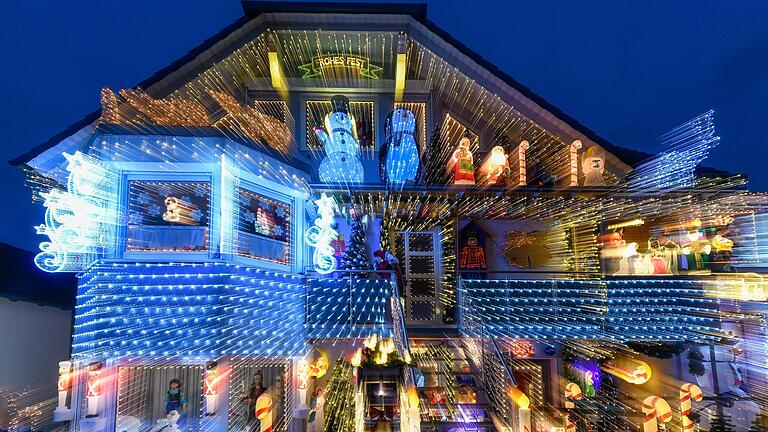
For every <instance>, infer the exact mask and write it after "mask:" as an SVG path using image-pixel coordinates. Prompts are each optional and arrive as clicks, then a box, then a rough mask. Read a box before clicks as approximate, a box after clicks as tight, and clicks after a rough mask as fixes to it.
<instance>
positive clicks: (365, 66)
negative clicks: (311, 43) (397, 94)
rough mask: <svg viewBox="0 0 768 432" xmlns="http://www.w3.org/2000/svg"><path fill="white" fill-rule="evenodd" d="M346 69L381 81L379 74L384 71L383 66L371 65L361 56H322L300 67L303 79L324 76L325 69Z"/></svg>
mask: <svg viewBox="0 0 768 432" xmlns="http://www.w3.org/2000/svg"><path fill="white" fill-rule="evenodd" d="M337 68H345V69H352V70H356V71H358V72H359V73H360V75H362V76H364V77H366V78H370V79H379V73H380V72H381V71H383V70H384V68H382V67H381V66H376V65H374V64H371V62H370V61H369V60H368V59H367V58H365V57H361V56H356V55H346V54H345V55H335V54H331V55H322V56H317V57H314V58H312V63H307V64H303V65H301V66H299V70H300V71H301V73H302V75H301V77H302V78H315V77H319V76H321V75H322V74H323V69H337Z"/></svg>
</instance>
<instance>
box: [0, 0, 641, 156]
mask: <svg viewBox="0 0 768 432" xmlns="http://www.w3.org/2000/svg"><path fill="white" fill-rule="evenodd" d="M242 5H243V10H244V12H245V16H243V17H241V18H239V19H238V20H237V21H235V22H234V23H232V24H230V25H229V26H227V27H225V28H223V29H222V30H221V31H220V32H218V33H217V34H216V35H214V36H213V37H211V38H209V39H207V40H205V41H204V42H203V43H202V44H200V45H199V46H197V47H196V48H194V49H193V50H191V51H189V52H188V53H187V54H185V55H184V56H182V57H181V58H179V59H177V60H176V61H174V62H172V63H171V64H170V65H168V66H167V67H165V68H163V69H161V70H159V71H158V72H156V73H155V74H154V75H152V76H151V77H149V78H148V79H146V80H144V81H142V82H140V83H139V84H138V85H137V87H139V88H144V89H146V88H148V87H150V86H152V85H154V84H157V83H159V82H160V81H162V80H164V79H165V78H167V77H168V76H169V75H171V74H172V73H174V72H176V71H177V70H179V69H181V68H182V67H183V66H185V65H187V64H188V63H190V62H192V61H193V60H195V59H196V58H198V57H199V56H200V55H201V54H203V53H205V52H206V51H207V50H209V49H210V48H212V47H213V46H214V45H216V44H217V43H218V42H221V41H223V40H224V39H225V38H227V36H229V35H230V34H231V33H233V32H234V31H236V30H238V29H240V28H241V27H243V26H244V25H245V24H246V23H248V22H249V21H250V20H252V19H254V18H257V17H258V16H260V15H262V14H266V13H306V14H321V13H322V14H328V13H343V14H367V15H407V16H410V17H412V18H413V19H414V20H416V21H418V22H419V23H420V24H422V25H423V26H424V27H425V28H426V29H428V30H429V31H431V32H432V33H434V34H435V35H437V36H438V37H440V38H442V39H443V40H444V41H445V42H447V43H448V44H449V45H451V46H453V47H454V48H455V49H456V50H458V51H459V52H460V53H462V54H463V55H465V56H466V57H468V58H469V59H471V60H472V61H473V62H475V63H477V64H478V65H479V66H481V67H482V68H484V69H486V70H487V71H488V72H490V73H491V74H492V75H494V76H495V77H497V78H498V79H500V80H502V81H503V82H504V83H505V84H506V85H508V86H509V87H511V88H512V89H514V90H515V91H517V92H519V93H520V94H522V95H523V96H524V97H525V98H527V99H529V100H530V101H532V102H533V103H535V104H536V105H538V106H539V107H541V108H542V109H543V110H545V111H547V112H548V113H550V114H551V115H553V116H554V117H555V118H557V119H559V120H560V121H562V122H564V123H566V124H567V125H568V126H570V127H571V128H572V129H573V130H575V131H577V132H578V133H579V134H581V135H583V136H584V137H586V138H587V139H589V140H591V141H593V142H594V143H596V144H598V145H600V146H601V147H603V148H604V149H605V150H606V151H608V152H609V153H610V154H613V155H615V156H616V157H617V158H618V159H619V160H620V161H622V162H623V163H625V164H627V165H630V166H631V165H635V164H637V163H639V162H641V161H643V160H646V159H648V158H649V157H651V156H652V155H650V154H647V153H644V152H640V151H636V150H632V149H627V148H623V147H619V146H615V145H613V144H611V143H610V142H608V141H607V140H606V139H604V138H602V137H600V136H599V135H597V134H596V133H595V132H594V131H592V130H591V129H589V128H587V127H586V126H584V125H582V124H581V123H579V122H578V121H576V120H575V119H574V118H572V117H571V116H569V115H567V114H565V113H564V112H563V111H562V110H560V109H559V108H557V107H556V106H554V105H552V104H550V103H549V102H547V101H546V100H545V99H543V98H542V97H540V96H538V95H537V94H535V93H534V92H532V91H531V90H530V89H529V88H527V87H525V86H524V85H522V84H520V83H519V82H518V81H516V80H515V79H514V78H512V77H511V76H510V75H508V74H507V73H505V72H504V71H502V70H500V69H499V68H498V67H496V66H495V65H493V64H492V63H490V62H489V61H487V60H485V59H484V58H483V57H482V56H480V55H479V54H478V53H476V52H475V51H473V50H471V49H470V48H468V47H467V46H466V45H464V44H463V43H461V42H459V41H458V40H456V39H455V38H454V37H453V36H451V35H450V34H449V33H448V32H446V31H444V30H442V29H441V28H439V27H438V26H437V25H436V24H435V23H433V22H432V21H430V20H429V19H427V13H426V12H427V6H426V4H423V3H348V2H331V3H329V2H272V1H258V0H242ZM220 57H221V55H218V56H215V57H214V58H215V59H219V58H220ZM100 113H101V110H97V111H94V112H92V113H90V114H88V115H87V116H86V117H85V118H83V119H82V120H80V121H78V122H76V123H74V124H73V125H71V126H70V127H68V128H67V129H65V130H64V131H62V132H61V133H58V134H56V135H54V136H53V137H51V138H50V139H48V140H47V141H45V142H43V143H42V144H40V145H37V146H35V147H34V148H32V149H31V150H30V151H28V152H26V153H24V154H22V155H20V156H18V157H16V158H14V159H13V160H11V161H9V162H10V163H11V164H12V165H22V164H24V163H27V162H29V161H30V160H32V159H34V158H35V157H37V156H39V155H40V154H42V153H43V152H45V151H46V150H49V149H50V148H52V147H54V146H56V145H57V144H59V143H60V142H61V141H63V140H64V139H66V138H68V137H70V136H72V135H73V134H75V133H77V132H78V131H81V130H83V129H84V128H87V127H89V126H92V125H93V124H94V122H96V121H97V120H98V119H99V116H100Z"/></svg>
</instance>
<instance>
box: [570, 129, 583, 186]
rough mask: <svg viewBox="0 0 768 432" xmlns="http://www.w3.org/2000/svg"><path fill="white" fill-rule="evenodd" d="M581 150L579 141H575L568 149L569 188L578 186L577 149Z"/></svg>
mask: <svg viewBox="0 0 768 432" xmlns="http://www.w3.org/2000/svg"><path fill="white" fill-rule="evenodd" d="M580 148H581V141H579V140H575V141H574V142H572V143H571V146H570V147H569V152H568V156H569V162H570V165H569V174H570V183H569V184H570V186H578V185H579V149H580Z"/></svg>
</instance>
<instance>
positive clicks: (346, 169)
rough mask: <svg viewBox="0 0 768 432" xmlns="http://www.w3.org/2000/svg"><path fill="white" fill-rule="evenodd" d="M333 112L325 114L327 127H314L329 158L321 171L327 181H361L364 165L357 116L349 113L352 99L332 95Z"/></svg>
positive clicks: (324, 161) (325, 159)
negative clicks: (360, 157)
mask: <svg viewBox="0 0 768 432" xmlns="http://www.w3.org/2000/svg"><path fill="white" fill-rule="evenodd" d="M331 105H332V106H333V108H332V109H333V111H331V112H330V113H328V114H326V115H325V130H323V128H322V127H321V126H315V127H313V128H312V130H313V131H314V132H315V135H317V138H318V139H319V140H320V142H321V143H322V144H323V148H324V149H325V155H326V156H325V158H324V159H323V161H322V162H320V167H319V168H318V173H319V174H320V180H321V181H323V182H324V183H361V182H362V181H363V164H361V163H360V159H359V157H358V155H359V153H360V144H359V143H358V141H357V128H356V126H355V117H354V116H352V115H350V113H349V99H347V98H346V97H344V96H340V95H336V96H334V97H332V98H331Z"/></svg>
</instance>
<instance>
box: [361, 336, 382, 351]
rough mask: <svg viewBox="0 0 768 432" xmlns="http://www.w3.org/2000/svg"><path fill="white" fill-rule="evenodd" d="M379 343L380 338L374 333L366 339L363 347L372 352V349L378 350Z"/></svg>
mask: <svg viewBox="0 0 768 432" xmlns="http://www.w3.org/2000/svg"><path fill="white" fill-rule="evenodd" d="M378 342H379V337H378V336H376V334H375V333H374V334H372V335H370V336H369V337H368V338H366V339H365V341H363V345H364V346H365V347H366V348H368V349H370V350H372V349H374V348H376V344H377V343H378Z"/></svg>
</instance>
